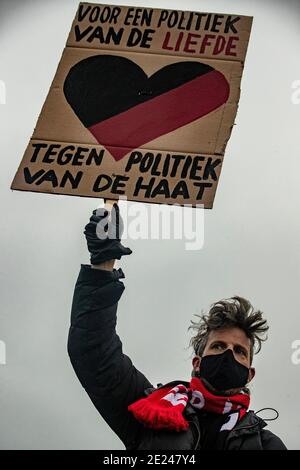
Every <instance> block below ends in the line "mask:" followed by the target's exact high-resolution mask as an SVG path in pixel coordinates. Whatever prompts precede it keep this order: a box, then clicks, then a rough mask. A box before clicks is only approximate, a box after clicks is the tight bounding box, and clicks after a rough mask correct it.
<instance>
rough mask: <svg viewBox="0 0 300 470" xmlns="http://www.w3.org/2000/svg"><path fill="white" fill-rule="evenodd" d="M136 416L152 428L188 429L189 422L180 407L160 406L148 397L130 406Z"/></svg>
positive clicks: (178, 430)
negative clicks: (157, 407)
mask: <svg viewBox="0 0 300 470" xmlns="http://www.w3.org/2000/svg"><path fill="white" fill-rule="evenodd" d="M128 410H129V411H131V412H132V413H133V414H134V416H135V418H136V419H137V420H138V421H140V422H142V423H143V424H144V425H145V426H147V427H151V428H152V429H168V430H171V431H172V430H175V431H177V432H180V431H186V430H187V429H188V427H189V423H188V422H187V421H186V420H185V419H184V417H183V415H182V412H181V411H179V410H178V409H176V408H175V409H170V408H165V409H163V408H160V409H159V410H158V409H156V408H155V406H153V404H152V403H150V402H149V400H147V399H146V398H142V399H141V400H138V401H137V402H135V403H133V404H132V405H130V406H129V407H128Z"/></svg>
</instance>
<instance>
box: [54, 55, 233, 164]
mask: <svg viewBox="0 0 300 470" xmlns="http://www.w3.org/2000/svg"><path fill="white" fill-rule="evenodd" d="M63 90H64V95H65V97H66V100H67V101H68V103H69V105H70V106H71V108H72V109H73V111H74V112H75V114H76V115H77V116H78V118H79V119H80V121H81V122H82V123H83V125H84V126H85V127H86V128H88V129H89V131H90V132H91V133H92V134H93V136H94V137H95V138H96V140H97V142H98V143H99V144H101V145H103V146H104V147H105V148H106V149H107V150H108V151H109V152H110V153H111V154H112V156H113V157H114V158H115V160H120V159H121V158H123V157H124V156H125V155H126V154H127V153H128V152H129V151H131V150H133V149H135V148H138V147H140V146H141V145H143V144H145V143H147V142H150V141H151V140H153V139H155V138H157V137H159V136H161V135H164V134H167V133H168V132H171V131H173V130H175V129H178V128H179V127H182V126H184V125H186V124H188V123H190V122H193V121H195V120H196V119H199V118H201V117H202V116H205V115H207V114H208V113H210V112H211V111H213V110H215V109H217V108H219V107H220V106H222V104H224V103H226V101H227V100H228V97H229V91H230V87H229V83H228V82H227V80H226V78H225V77H224V75H223V74H222V73H221V72H219V71H217V70H215V69H214V68H213V67H211V66H209V65H207V64H202V63H200V62H193V61H184V62H176V63H174V64H171V65H167V66H165V67H163V68H162V69H160V70H158V71H157V72H155V73H154V74H153V75H151V76H150V77H148V76H147V75H146V73H145V72H144V71H143V69H142V68H141V67H140V66H138V65H137V64H136V63H134V62H133V61H132V60H129V59H127V58H125V57H120V56H114V55H96V56H91V57H89V58H87V59H84V60H81V61H80V62H78V63H77V64H75V65H74V66H73V67H72V68H71V69H70V70H69V73H68V74H67V77H66V79H65V82H64V87H63Z"/></svg>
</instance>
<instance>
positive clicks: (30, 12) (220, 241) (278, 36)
mask: <svg viewBox="0 0 300 470" xmlns="http://www.w3.org/2000/svg"><path fill="white" fill-rule="evenodd" d="M109 3H111V4H113V3H115V4H127V3H129V4H132V3H134V4H136V5H137V6H149V7H157V8H168V9H186V10H194V11H211V12H218V13H233V14H241V15H252V16H254V23H253V29H252V35H251V39H250V45H249V49H248V54H247V58H246V63H245V70H244V76H243V79H242V86H241V90H242V93H241V99H240V103H239V111H238V114H237V118H236V126H235V127H234V129H233V132H232V136H231V139H230V141H229V143H228V146H227V149H226V157H225V162H224V166H223V170H222V175H221V179H220V182H219V187H218V190H217V195H216V199H215V206H214V209H213V210H212V211H205V244H204V247H203V249H202V250H198V251H187V250H185V244H184V241H183V240H181V241H180V240H179V241H178V240H177V241H176V240H173V241H172V240H171V241H167V240H135V241H133V240H125V241H124V244H125V245H127V246H130V247H131V248H132V250H133V254H132V255H131V256H130V257H127V258H126V259H124V260H123V261H122V263H120V264H119V265H121V266H122V268H123V270H124V272H125V274H126V279H125V281H124V282H125V285H126V290H125V292H124V294H123V297H122V299H121V301H120V303H119V309H118V333H119V335H120V337H121V339H122V341H123V345H124V352H126V353H127V354H128V355H130V356H131V358H132V360H133V361H134V363H135V365H136V367H138V368H139V369H140V370H142V371H143V372H144V373H145V374H146V375H147V377H148V378H149V380H150V381H151V382H152V383H154V384H156V383H158V382H167V381H169V380H173V379H182V380H188V378H189V377H190V372H191V358H192V354H191V353H192V351H191V350H188V349H187V346H188V343H189V338H190V334H189V333H188V332H187V328H188V326H189V323H190V320H191V319H192V318H193V314H194V313H200V312H201V310H207V309H208V308H209V306H210V304H211V303H212V302H214V301H216V300H219V299H220V298H224V297H225V298H227V297H231V296H232V295H236V294H238V295H242V296H245V297H247V298H249V299H250V300H251V302H252V303H253V304H254V306H256V307H257V308H260V309H262V310H263V311H264V313H265V316H266V317H267V319H268V320H269V323H270V334H269V340H268V341H267V343H265V345H264V346H263V350H262V353H261V354H260V355H259V356H257V357H256V358H255V366H256V368H257V376H256V378H255V379H254V383H253V387H252V394H253V395H252V402H251V408H252V409H255V410H258V409H260V408H263V407H268V406H269V407H274V408H276V409H278V410H279V413H280V418H279V419H278V420H277V421H275V422H273V423H270V426H269V429H271V430H272V431H273V432H275V433H276V434H278V435H279V436H280V437H281V438H282V439H283V441H284V442H285V443H286V445H287V446H288V448H290V449H300V424H299V416H300V407H299V389H300V364H298V365H297V364H293V362H292V360H291V356H292V353H293V349H292V342H293V341H295V340H297V339H300V320H299V318H300V308H299V307H300V300H299V299H300V297H299V281H300V276H299V261H300V259H299V252H300V250H299V240H300V233H299V229H300V222H299V200H300V198H299V196H300V194H299V191H300V190H299V187H300V185H299V173H300V160H299V157H300V155H299V114H300V104H298V105H297V104H293V103H292V99H291V96H292V93H293V89H292V83H293V82H294V81H295V80H300V67H299V57H300V41H299V39H300V33H299V31H300V30H299V19H300V4H299V2H298V1H292V0H290V1H289V0H286V1H284V2H283V1H281V2H279V1H277V2H276V1H274V0H272V1H263V2H262V1H261V0H252V1H250V0H244V1H243V0H241V1H236V0H226V1H225V0H223V1H222V0H203V1H192V0H186V1H185V2H179V1H175V0H174V1H167V0H165V1H164V0H159V1H151V0H148V1H147V2H146V3H145V4H144V2H143V1H141V0H135V2H129V1H128V2H124V3H123V2H121V1H117V2H113V1H112V0H111V1H110V2H109ZM77 5H78V2H77V1H73V0H60V1H58V0H57V1H53V0H52V1H50V0H49V1H46V0H44V1H33V0H32V1H30V0H27V1H22V2H21V1H20V2H18V1H8V0H5V1H3V0H1V3H0V9H1V11H0V18H1V20H0V39H1V68H0V79H1V80H3V81H4V82H5V84H6V90H7V96H6V104H5V105H4V104H1V105H0V116H1V152H0V156H1V173H0V178H1V184H0V191H1V195H0V201H1V209H2V223H1V231H0V237H1V263H0V271H1V274H0V276H1V283H0V289H1V317H0V320H1V324H0V340H2V341H5V344H6V352H7V359H6V362H7V363H6V365H0V375H1V388H0V408H1V411H0V412H1V420H0V436H1V437H0V446H1V448H3V449H120V448H124V446H123V444H122V443H121V442H120V441H119V439H118V438H117V437H116V436H115V435H114V434H113V432H112V431H111V430H110V429H109V427H108V426H107V425H106V424H105V422H104V421H103V420H102V418H101V417H100V416H99V415H98V413H97V411H96V410H95V409H94V407H93V405H92V404H91V402H90V401H89V399H88V397H87V395H86V394H85V391H84V390H83V389H82V387H81V385H80V384H79V382H78V380H77V378H76V377H75V374H74V372H73V370H72V368H71V365H70V362H69V359H68V356H67V351H66V341H67V334H68V327H69V317H70V307H71V301H72V295H73V288H74V284H75V281H76V278H77V275H78V271H79V267H80V263H88V262H89V258H88V253H87V250H86V245H85V239H84V236H83V233H82V232H83V227H84V225H85V224H86V223H87V221H88V218H89V216H90V212H91V211H92V210H93V209H94V208H95V207H96V206H97V205H99V201H94V200H93V199H90V198H79V197H78V198H76V197H69V196H51V195H46V194H38V193H30V192H19V191H14V192H12V191H11V190H10V189H9V186H10V184H11V181H12V179H13V177H14V174H15V172H16V169H17V167H18V165H19V163H20V160H21V157H22V155H23V152H24V150H25V148H26V146H27V143H28V141H29V138H30V136H31V134H32V132H33V129H34V126H35V123H36V120H37V117H38V115H39V112H40V109H41V107H42V104H43V102H44V100H45V97H46V95H47V92H48V89H49V86H50V84H51V81H52V78H53V76H54V74H55V71H56V67H57V64H58V61H59V59H60V56H61V53H62V50H63V48H64V45H65V42H66V38H67V35H68V32H69V30H70V27H71V22H72V19H73V17H74V15H75V12H76V9H77ZM298 100H299V93H298ZM298 357H299V355H298ZM265 413H267V412H264V413H262V415H261V416H262V417H264V416H265V417H268V416H267V415H266V414H265Z"/></svg>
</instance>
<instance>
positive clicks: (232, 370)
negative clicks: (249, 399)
mask: <svg viewBox="0 0 300 470" xmlns="http://www.w3.org/2000/svg"><path fill="white" fill-rule="evenodd" d="M248 375H249V369H248V367H246V366H243V365H242V364H240V363H239V362H238V361H236V359H235V358H234V355H233V352H232V351H231V349H227V351H225V352H224V353H222V354H213V355H211V356H204V357H202V359H201V364H200V371H199V372H196V373H195V376H196V377H199V378H203V379H206V380H207V382H209V384H210V385H212V387H214V388H215V389H216V390H224V391H225V390H230V389H232V388H242V387H244V386H245V385H246V383H247V381H248Z"/></svg>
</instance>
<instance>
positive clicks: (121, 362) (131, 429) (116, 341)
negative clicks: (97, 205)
mask: <svg viewBox="0 0 300 470" xmlns="http://www.w3.org/2000/svg"><path fill="white" fill-rule="evenodd" d="M116 214H117V216H119V212H118V209H117V210H116ZM107 215H108V214H107V213H105V212H103V213H102V215H100V216H99V215H97V214H96V213H95V211H94V214H93V216H92V217H91V219H90V223H89V224H88V225H87V226H86V230H85V234H86V237H87V241H88V247H89V250H90V252H91V262H92V265H93V266H89V265H82V266H81V270H80V273H79V276H78V279H77V282H76V286H75V291H74V297H73V304H72V313H71V326H70V330H69V338H68V353H69V356H70V359H71V363H72V365H73V368H74V370H75V372H76V375H77V377H78V379H79V380H80V382H81V384H82V386H83V387H84V388H85V390H86V392H87V393H88V395H89V397H90V398H91V400H92V402H93V403H94V405H95V407H96V408H97V410H98V411H99V413H100V414H101V416H102V417H103V418H104V420H105V421H106V422H107V424H108V425H109V426H110V427H111V428H112V429H113V431H114V432H115V433H116V434H117V435H118V436H119V438H120V439H121V440H122V442H123V443H124V445H125V447H126V448H128V449H130V448H133V447H134V442H135V439H136V436H137V435H138V433H139V431H140V429H141V425H140V424H139V423H138V422H137V421H136V420H135V419H134V417H133V415H132V414H131V413H129V412H128V410H127V407H128V405H130V404H131V403H133V402H134V401H136V400H138V399H139V398H141V397H142V396H143V395H144V390H145V389H146V388H148V387H152V384H151V383H150V382H149V381H148V380H147V379H146V377H145V376H144V375H143V374H142V373H141V372H139V371H138V370H137V369H136V368H135V367H134V365H133V364H132V361H131V360H130V358H129V357H128V356H127V355H126V354H124V353H123V348H122V342H121V340H120V338H119V336H118V335H117V333H116V323H117V306H118V301H119V299H120V298H121V296H122V294H123V292H124V289H125V286H124V284H123V282H121V281H120V279H122V278H124V277H125V276H124V273H123V271H122V269H121V268H120V269H118V270H117V269H113V270H111V269H112V268H109V265H112V263H107V262H109V260H111V259H115V258H118V259H120V258H121V256H122V255H124V254H130V253H131V250H130V249H129V248H125V247H123V246H122V245H121V243H120V237H121V235H120V234H117V237H118V239H114V240H111V239H108V238H107V239H106V240H99V244H98V245H97V239H96V238H97V236H96V225H97V224H98V223H99V222H100V221H102V220H103V218H104V217H105V216H106V217H107ZM113 223H115V221H113ZM93 233H94V235H93ZM97 247H98V249H97ZM103 263H105V264H103ZM95 268H96V269H95Z"/></svg>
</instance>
